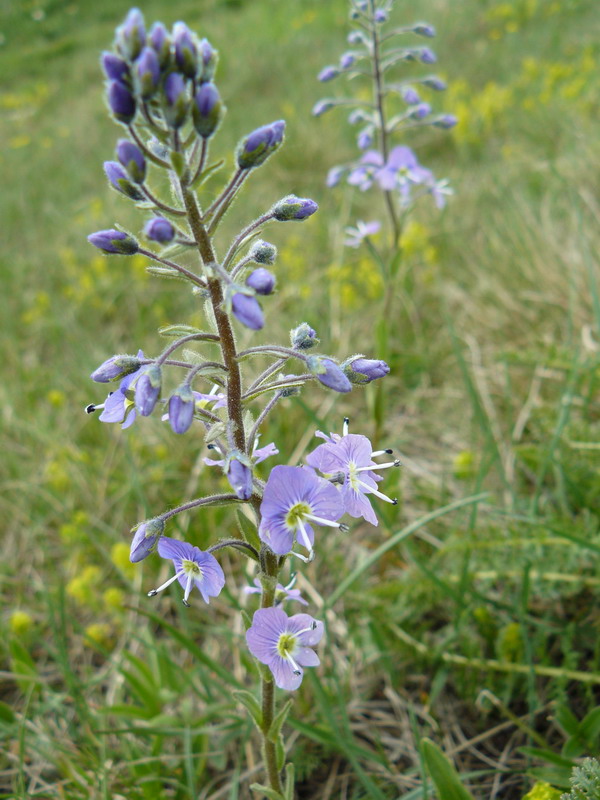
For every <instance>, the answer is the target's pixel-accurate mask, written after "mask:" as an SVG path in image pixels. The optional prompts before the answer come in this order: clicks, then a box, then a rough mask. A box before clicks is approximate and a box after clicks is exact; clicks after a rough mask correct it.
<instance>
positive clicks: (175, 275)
mask: <svg viewBox="0 0 600 800" xmlns="http://www.w3.org/2000/svg"><path fill="white" fill-rule="evenodd" d="M146 272H148V273H150V275H155V276H156V277H157V278H171V279H173V280H176V281H189V278H186V276H185V275H182V274H181V272H178V271H177V270H176V269H171V267H154V266H151V267H146Z"/></svg>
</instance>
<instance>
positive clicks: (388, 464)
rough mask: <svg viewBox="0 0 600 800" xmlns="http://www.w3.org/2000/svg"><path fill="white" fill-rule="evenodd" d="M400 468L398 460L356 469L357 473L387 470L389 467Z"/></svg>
mask: <svg viewBox="0 0 600 800" xmlns="http://www.w3.org/2000/svg"><path fill="white" fill-rule="evenodd" d="M400 466H402V465H401V464H400V462H399V461H398V460H396V461H386V462H385V464H375V465H374V466H373V467H358V468H357V470H356V471H357V472H370V471H371V470H373V469H389V468H390V467H400Z"/></svg>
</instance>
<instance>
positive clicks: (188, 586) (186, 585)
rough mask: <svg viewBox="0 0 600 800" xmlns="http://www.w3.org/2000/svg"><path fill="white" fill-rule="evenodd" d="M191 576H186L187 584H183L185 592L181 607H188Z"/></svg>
mask: <svg viewBox="0 0 600 800" xmlns="http://www.w3.org/2000/svg"><path fill="white" fill-rule="evenodd" d="M193 580H194V578H193V575H192V573H191V572H190V573H189V574H188V576H187V582H186V584H185V592H184V594H183V605H184V606H188V605H189V603H188V597H189V596H190V592H191V591H192V583H193Z"/></svg>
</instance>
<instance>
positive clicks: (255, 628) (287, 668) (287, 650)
mask: <svg viewBox="0 0 600 800" xmlns="http://www.w3.org/2000/svg"><path fill="white" fill-rule="evenodd" d="M322 636H323V623H322V622H318V621H317V620H316V619H313V618H312V617H311V616H310V615H309V614H295V615H294V616H293V617H288V615H287V614H286V613H285V611H282V610H281V609H280V608H259V609H258V611H255V612H254V617H253V619H252V625H251V627H250V628H248V631H247V632H246V642H247V643H248V649H249V650H250V652H251V653H252V655H253V656H254V657H255V658H257V659H258V660H259V661H260V662H261V663H262V664H266V665H267V666H268V667H269V669H270V670H271V672H272V673H273V678H274V679H275V684H276V685H277V686H279V688H280V689H287V690H288V691H293V690H294V689H297V688H298V687H299V686H300V684H301V683H302V677H303V675H304V670H303V669H302V667H318V666H319V664H320V663H321V662H320V661H319V656H318V655H317V654H316V653H315V652H314V650H311V647H314V646H315V645H316V644H318V643H319V641H320V640H321V637H322Z"/></svg>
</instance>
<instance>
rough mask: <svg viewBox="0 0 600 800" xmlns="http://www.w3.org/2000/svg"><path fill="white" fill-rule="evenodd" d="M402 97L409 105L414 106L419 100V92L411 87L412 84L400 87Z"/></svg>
mask: <svg viewBox="0 0 600 800" xmlns="http://www.w3.org/2000/svg"><path fill="white" fill-rule="evenodd" d="M402 99H403V100H404V102H405V103H407V104H408V105H409V106H415V105H417V103H420V102H421V98H420V96H419V93H418V92H417V90H416V89H413V87H412V86H405V87H404V89H402Z"/></svg>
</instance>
